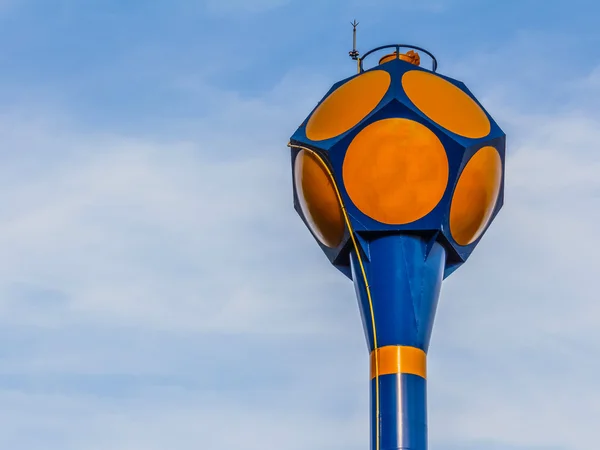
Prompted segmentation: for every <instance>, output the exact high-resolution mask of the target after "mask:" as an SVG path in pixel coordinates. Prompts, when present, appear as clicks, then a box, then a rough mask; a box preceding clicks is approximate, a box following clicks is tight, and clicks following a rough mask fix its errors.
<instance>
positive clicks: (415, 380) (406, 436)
mask: <svg viewBox="0 0 600 450" xmlns="http://www.w3.org/2000/svg"><path fill="white" fill-rule="evenodd" d="M375 383H376V380H375V379H373V380H371V397H370V403H371V412H372V413H371V448H372V449H376V448H377V442H376V439H377V434H376V433H375V427H376V426H377V424H379V436H380V444H379V448H380V450H397V449H405V450H425V449H427V381H426V380H425V379H424V378H421V377H419V376H417V375H411V374H404V373H402V374H395V375H383V376H380V377H379V402H380V404H379V421H377V419H376V415H375V414H374V413H373V411H375V409H376V400H375V399H376V395H377V392H376V390H375Z"/></svg>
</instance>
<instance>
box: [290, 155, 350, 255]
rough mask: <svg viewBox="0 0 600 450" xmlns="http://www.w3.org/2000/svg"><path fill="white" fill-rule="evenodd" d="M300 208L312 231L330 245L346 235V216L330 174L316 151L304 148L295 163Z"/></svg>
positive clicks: (320, 239) (333, 245) (336, 244)
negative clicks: (315, 153) (312, 151)
mask: <svg viewBox="0 0 600 450" xmlns="http://www.w3.org/2000/svg"><path fill="white" fill-rule="evenodd" d="M294 183H295V184H296V192H297V194H298V200H299V201H300V208H301V209H302V213H303V214H304V217H305V218H306V221H307V222H308V226H309V227H310V229H311V231H312V232H313V234H314V235H315V236H316V237H317V239H319V241H321V243H323V245H326V246H328V247H332V248H333V247H337V246H338V245H339V244H340V242H342V238H343V237H344V228H345V227H344V217H343V215H342V208H341V206H340V202H339V199H338V195H337V192H336V190H335V187H334V185H333V181H332V179H331V176H330V175H329V173H328V172H327V170H326V168H325V167H324V165H323V163H322V162H321V160H320V159H319V158H318V157H317V156H315V155H314V154H313V153H311V152H309V151H306V150H301V151H300V152H299V153H298V155H297V156H296V162H295V165H294Z"/></svg>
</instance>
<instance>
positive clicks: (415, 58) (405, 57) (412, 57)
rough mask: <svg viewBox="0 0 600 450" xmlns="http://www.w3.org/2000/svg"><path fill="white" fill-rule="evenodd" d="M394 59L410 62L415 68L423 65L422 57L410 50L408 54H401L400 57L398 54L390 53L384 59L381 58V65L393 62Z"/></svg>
mask: <svg viewBox="0 0 600 450" xmlns="http://www.w3.org/2000/svg"><path fill="white" fill-rule="evenodd" d="M393 59H401V60H402V61H406V62H409V63H411V64H414V65H415V66H420V65H421V57H420V56H419V54H418V53H417V52H415V51H414V50H409V51H408V52H406V53H400V55H398V52H394V53H390V54H389V55H385V56H384V57H383V58H381V59H380V60H379V64H383V63H386V62H389V61H392V60H393Z"/></svg>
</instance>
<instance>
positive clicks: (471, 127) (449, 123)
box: [402, 70, 491, 139]
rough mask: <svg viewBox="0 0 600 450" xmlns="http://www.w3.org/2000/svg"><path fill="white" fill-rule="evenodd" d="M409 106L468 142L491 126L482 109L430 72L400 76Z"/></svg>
mask: <svg viewBox="0 0 600 450" xmlns="http://www.w3.org/2000/svg"><path fill="white" fill-rule="evenodd" d="M402 87H403V88H404V92H405V93H406V95H407V96H408V98H409V99H410V101H411V102H413V104H414V105H415V106H416V107H417V108H418V109H419V110H420V111H421V112H422V113H423V114H425V115H426V116H427V117H428V118H429V119H431V120H432V121H434V122H435V123H437V124H438V125H440V126H442V127H443V128H445V129H447V130H448V131H451V132H452V133H455V134H458V135H460V136H464V137H467V138H471V139H477V138H482V137H485V136H487V135H488V134H490V130H491V125H490V121H489V119H488V118H487V116H486V114H485V112H484V111H483V109H481V107H480V106H479V105H478V104H477V103H476V102H475V101H474V100H473V99H472V98H471V97H469V95H468V94H467V93H466V92H464V91H463V90H462V89H459V88H458V87H456V86H454V85H453V84H452V83H450V82H448V81H446V80H444V79H443V78H440V77H438V76H437V75H434V74H432V73H429V72H423V71H421V70H411V71H410V72H406V73H405V74H404V75H403V76H402Z"/></svg>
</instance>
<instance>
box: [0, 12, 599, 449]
mask: <svg viewBox="0 0 600 450" xmlns="http://www.w3.org/2000/svg"><path fill="white" fill-rule="evenodd" d="M595 3H596V2H593V1H591V0H590V1H577V0H573V1H569V2H567V1H552V0H549V1H541V0H540V1H534V0H521V1H502V2H497V1H475V0H433V1H427V0H422V1H419V2H414V1H413V2H405V1H401V0H393V1H384V0H372V1H368V2H367V1H357V0H346V1H337V0H336V1H322V2H316V1H296V0H256V1H252V2H251V1H242V0H205V1H202V0H197V1H188V0H181V1H179V0H175V1H169V2H167V1H163V0H155V1H153V2H147V1H145V2H142V1H140V0H127V1H120V2H117V1H109V0H104V1H99V0H96V1H93V0H88V1H74V0H56V1H54V2H43V1H39V0H37V1H35V0H0V136H2V142H3V145H2V146H1V147H0V152H1V155H2V164H1V165H0V187H1V189H0V204H1V205H2V208H0V248H1V249H2V255H3V258H2V259H1V260H0V448H2V449H5V448H6V449H11V450H25V449H26V450H37V449H43V450H54V449H56V450H58V449H60V450H105V449H108V448H110V449H115V450H163V449H168V450H172V449H177V450H186V449H198V448H202V449H203V450H220V449H228V448H245V449H246V450H255V449H264V448H277V449H279V450H305V449H308V448H310V449H313V450H320V449H323V450H324V449H328V450H335V449H344V450H354V449H356V450H358V449H365V448H368V445H369V440H368V419H367V418H368V355H367V350H366V345H365V343H364V337H363V333H362V327H361V322H360V318H359V313H358V309H357V305H356V301H355V298H354V289H353V287H352V284H351V283H350V282H349V281H348V280H347V279H346V278H344V277H343V276H342V275H340V274H339V272H337V271H336V270H335V269H333V268H332V267H331V266H330V265H329V263H328V262H327V260H326V259H325V257H324V256H323V255H322V253H321V252H320V250H319V249H318V247H317V245H316V244H315V243H314V242H313V240H312V237H311V236H310V233H309V232H308V231H307V230H306V229H305V228H304V226H303V225H302V222H301V221H300V219H299V218H298V217H297V216H296V214H295V212H294V210H293V208H292V195H291V174H290V167H289V166H290V164H289V153H288V149H287V148H286V146H285V145H286V143H287V140H288V138H289V136H290V135H291V134H292V133H293V131H294V130H295V128H296V126H297V125H298V124H299V123H300V122H301V121H302V120H303V119H304V118H305V116H306V115H307V114H308V113H309V112H310V110H311V108H312V107H313V106H314V105H315V103H316V102H317V101H318V100H319V99H320V98H321V96H322V95H323V94H324V93H325V92H326V91H327V90H328V89H329V87H330V86H331V85H332V84H333V83H334V82H336V81H338V80H339V79H342V78H345V77H347V76H349V75H351V74H352V73H353V72H354V69H355V66H354V64H353V62H352V61H350V60H349V58H348V56H347V52H348V50H350V48H349V47H350V44H351V27H350V25H349V22H350V21H351V20H353V19H354V18H356V19H358V20H359V21H360V22H361V24H360V26H359V28H360V31H359V48H360V49H361V50H362V51H364V50H366V49H368V48H371V47H374V46H377V45H381V44H386V43H393V42H406V43H414V44H416V45H421V46H424V47H426V48H428V49H430V50H431V51H432V52H434V53H435V54H436V56H437V57H438V60H439V62H440V67H439V70H440V72H442V73H444V74H446V75H449V76H452V77H454V78H457V79H460V80H462V81H464V82H465V83H466V84H467V86H469V88H470V89H471V90H472V91H473V92H474V93H475V94H476V95H477V97H478V98H479V99H480V100H481V101H482V102H483V104H484V105H485V106H486V108H487V109H488V110H489V112H490V113H491V114H492V115H493V116H494V118H495V119H496V120H497V121H498V123H499V124H500V125H501V126H502V128H503V129H504V130H505V131H506V133H507V135H508V159H507V179H506V183H507V187H506V202H505V207H504V209H503V210H502V212H501V214H500V215H499V216H498V218H497V220H496V222H495V223H494V224H493V226H492V227H491V228H490V230H489V232H488V234H487V235H486V237H485V238H484V239H483V241H482V242H481V244H480V245H479V247H478V248H477V250H476V251H475V253H474V254H473V255H472V257H471V258H470V260H469V262H468V263H467V264H466V265H465V266H464V267H463V268H461V269H460V270H459V271H457V272H456V273H455V274H454V275H452V277H450V278H449V279H448V280H447V281H446V282H445V284H444V288H443V292H442V299H441V302H440V305H439V309H438V314H437V318H436V326H435V329H434V333H433V339H432V345H431V350H430V353H429V367H430V369H429V408H430V412H429V417H430V423H429V428H430V439H431V447H432V448H435V449H439V450H457V449H467V450H470V449H478V450H496V449H500V448H502V449H505V450H530V449H536V450H541V449H555V450H580V449H581V450H583V449H586V450H587V449H588V448H590V447H591V446H593V445H595V443H596V442H597V441H598V438H599V437H600V434H599V432H598V428H597V425H596V424H597V418H598V417H599V416H600V383H599V382H598V378H597V376H596V374H597V373H598V371H599V370H600V363H599V362H598V360H599V359H598V358H596V357H595V355H598V354H600V331H598V330H599V329H600V327H599V325H600V319H599V317H600V314H599V313H600V306H598V303H597V294H596V292H595V290H594V283H595V282H596V279H597V277H598V273H600V265H599V264H598V260H597V255H596V253H597V251H598V250H599V249H600V237H599V236H598V232H597V231H598V230H597V224H598V223H599V221H600V181H599V179H600V178H599V177H598V174H599V173H600V153H599V152H598V151H597V147H598V143H599V142H600V127H599V126H598V123H599V120H600V108H599V107H598V104H600V63H599V61H600V45H599V44H600V31H598V29H597V24H596V17H597V16H598V14H600V11H599V7H598V6H597V5H596V4H595Z"/></svg>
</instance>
